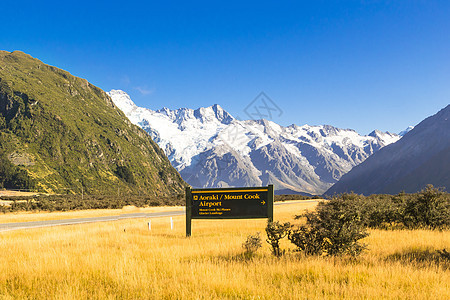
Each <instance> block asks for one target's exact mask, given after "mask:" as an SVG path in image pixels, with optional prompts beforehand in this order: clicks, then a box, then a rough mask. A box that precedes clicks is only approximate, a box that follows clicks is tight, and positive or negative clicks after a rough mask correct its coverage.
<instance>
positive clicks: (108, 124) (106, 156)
mask: <svg viewBox="0 0 450 300" xmlns="http://www.w3.org/2000/svg"><path fill="white" fill-rule="evenodd" d="M0 158H1V160H2V166H7V168H6V169H5V168H3V169H2V168H0V185H3V186H4V187H7V186H14V176H16V175H14V174H12V175H11V174H9V173H8V172H15V173H17V174H20V176H21V178H22V177H23V178H22V179H23V180H22V182H23V183H26V182H27V180H28V179H29V181H28V183H30V182H31V181H32V182H34V183H35V186H34V187H33V188H34V189H37V190H40V191H44V192H48V193H80V192H81V191H82V190H84V192H87V193H100V194H112V193H114V194H117V193H118V192H120V191H121V193H138V192H139V193H142V194H151V195H165V194H172V193H181V192H183V188H184V185H185V183H184V182H183V180H182V179H181V177H180V175H179V174H178V173H177V172H176V170H175V169H173V168H172V166H171V164H170V162H169V160H168V159H167V158H166V157H165V155H164V152H163V151H162V150H161V149H160V148H159V147H158V145H157V144H156V143H154V142H153V141H152V140H151V138H150V137H149V136H148V134H147V133H146V132H144V131H143V130H142V129H140V128H139V127H137V126H135V125H133V124H132V123H131V122H130V121H129V120H128V118H127V117H126V116H125V114H124V113H123V112H122V111H121V110H120V109H118V108H117V107H116V105H115V104H114V103H113V101H112V100H111V98H110V97H109V96H108V95H107V94H106V93H105V92H104V91H102V90H101V89H100V88H98V87H96V86H94V85H92V84H90V83H89V82H88V81H87V80H86V79H82V78H78V77H75V76H72V75H71V74H70V73H69V72H67V71H64V70H61V69H58V68H56V67H53V66H49V65H46V64H44V63H43V62H41V61H40V60H38V59H36V58H33V57H31V56H30V55H27V54H25V53H23V52H20V51H15V52H7V51H1V52H0ZM5 184H6V185H7V186H5ZM16 186H17V182H16Z"/></svg>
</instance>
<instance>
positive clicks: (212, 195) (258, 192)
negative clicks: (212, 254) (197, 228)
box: [186, 185, 273, 236]
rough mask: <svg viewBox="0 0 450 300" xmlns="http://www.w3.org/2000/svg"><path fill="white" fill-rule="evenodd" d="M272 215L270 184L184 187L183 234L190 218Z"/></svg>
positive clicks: (187, 234)
mask: <svg viewBox="0 0 450 300" xmlns="http://www.w3.org/2000/svg"><path fill="white" fill-rule="evenodd" d="M250 218H268V219H270V220H272V218H273V185H269V186H267V187H254V188H224V189H191V188H186V236H190V235H191V220H192V219H250Z"/></svg>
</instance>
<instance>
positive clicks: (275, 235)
mask: <svg viewBox="0 0 450 300" xmlns="http://www.w3.org/2000/svg"><path fill="white" fill-rule="evenodd" d="M290 228H291V224H290V223H289V222H287V223H284V224H281V223H280V222H278V221H276V222H270V221H269V222H267V226H266V234H267V243H269V244H270V246H272V253H273V255H275V256H276V257H280V256H282V255H283V254H284V251H282V250H281V249H280V240H281V239H282V238H284V237H285V236H287V235H288V233H289V229H290Z"/></svg>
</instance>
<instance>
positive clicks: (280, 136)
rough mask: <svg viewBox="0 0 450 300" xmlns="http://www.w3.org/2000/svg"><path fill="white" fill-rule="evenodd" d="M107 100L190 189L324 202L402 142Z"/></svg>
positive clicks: (115, 93)
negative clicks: (261, 191)
mask: <svg viewBox="0 0 450 300" xmlns="http://www.w3.org/2000/svg"><path fill="white" fill-rule="evenodd" d="M108 94H109V96H111V99H112V100H113V102H114V103H115V104H116V105H117V106H118V107H119V108H120V109H121V110H122V111H123V112H124V113H125V115H126V116H127V117H128V118H129V119H130V121H131V122H132V123H133V124H136V125H138V126H140V127H141V128H143V129H144V130H145V131H147V132H148V133H149V134H150V135H151V137H152V138H153V140H154V141H155V142H157V143H158V145H159V146H160V147H161V148H162V149H163V150H164V152H165V154H166V155H167V156H168V158H169V160H170V162H171V163H172V165H173V166H174V167H175V168H176V169H177V170H178V171H179V172H180V174H181V176H182V177H183V179H184V180H185V181H186V182H187V183H188V184H190V185H192V186H194V187H231V186H261V185H267V184H274V187H275V190H276V192H277V193H278V194H280V193H301V194H308V195H316V194H323V193H324V192H325V191H327V190H328V189H329V188H330V187H331V186H332V185H333V184H335V183H336V182H337V181H338V180H339V179H340V178H341V177H342V176H343V175H344V174H346V173H347V172H349V171H350V170H351V169H352V168H353V167H354V166H356V165H359V164H360V163H362V162H363V161H365V160H366V159H367V158H368V157H369V156H371V155H372V154H373V153H375V152H377V151H378V150H380V149H381V148H383V147H385V146H387V145H389V144H392V143H394V142H396V141H398V140H399V139H400V138H401V136H400V135H398V134H393V133H389V132H381V131H378V130H375V131H373V132H371V133H370V134H369V135H367V136H363V135H360V134H358V133H357V132H356V131H354V130H351V129H340V128H336V127H333V126H330V125H321V126H309V125H303V126H298V125H290V126H286V127H284V126H280V125H278V124H276V123H274V122H272V121H269V120H238V119H236V118H234V117H233V116H232V115H231V114H229V113H228V112H227V111H225V110H224V109H223V108H222V107H221V106H219V105H217V104H215V105H213V106H210V107H205V108H199V109H196V110H193V109H188V108H180V109H176V110H171V109H168V108H162V109H159V110H156V111H154V110H151V109H148V108H142V107H138V106H136V105H135V104H134V102H133V101H132V100H131V98H130V97H129V96H128V94H126V93H125V92H124V91H121V90H112V91H110V92H109V93H108ZM410 129H411V128H408V129H407V130H406V131H405V132H404V133H403V134H406V132H407V131H408V130H410Z"/></svg>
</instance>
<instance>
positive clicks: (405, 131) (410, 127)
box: [398, 126, 414, 136]
mask: <svg viewBox="0 0 450 300" xmlns="http://www.w3.org/2000/svg"><path fill="white" fill-rule="evenodd" d="M413 129H414V126H408V128H406V129H405V130H403V131H400V133H399V134H398V135H399V136H404V135H405V134H407V133H408V132H410V131H411V130H413Z"/></svg>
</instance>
